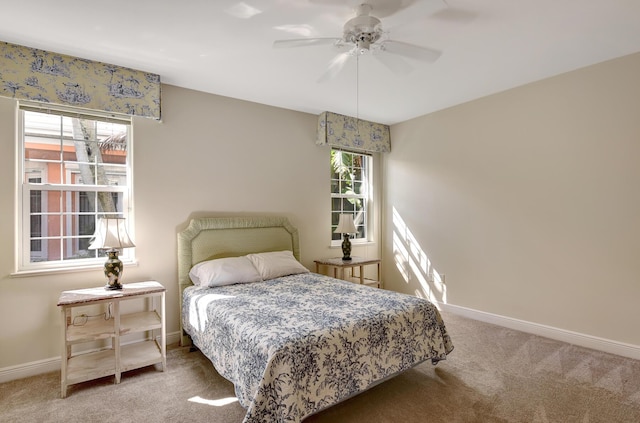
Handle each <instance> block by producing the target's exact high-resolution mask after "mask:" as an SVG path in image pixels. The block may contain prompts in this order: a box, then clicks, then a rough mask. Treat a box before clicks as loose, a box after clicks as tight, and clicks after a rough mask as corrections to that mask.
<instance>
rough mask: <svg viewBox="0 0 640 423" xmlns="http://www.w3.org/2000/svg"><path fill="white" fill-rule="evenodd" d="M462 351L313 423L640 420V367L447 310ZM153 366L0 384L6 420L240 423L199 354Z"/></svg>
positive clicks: (227, 389)
mask: <svg viewBox="0 0 640 423" xmlns="http://www.w3.org/2000/svg"><path fill="white" fill-rule="evenodd" d="M443 316H444V318H445V322H446V323H447V327H448V329H449V331H450V333H451V336H452V339H453V343H454V345H455V350H454V351H453V352H452V353H451V354H450V355H449V358H448V360H447V361H445V362H441V363H440V364H438V365H437V366H432V365H431V364H429V363H423V364H421V365H420V366H418V367H416V368H414V369H412V370H410V371H408V372H405V373H404V374H402V375H400V376H398V377H396V378H394V379H391V380H389V381H387V382H385V383H383V384H381V385H378V386H376V387H374V388H373V389H371V390H369V391H367V392H365V393H363V394H360V395H358V396H356V397H354V398H352V399H350V400H348V401H345V402H343V403H342V404H338V405H337V406H334V407H332V408H330V409H327V410H325V411H323V412H321V413H320V414H318V415H315V416H312V417H310V418H308V419H307V420H306V422H309V423H320V422H323V423H324V422H347V423H351V422H353V423H360V422H366V423H374V422H408V423H412V422H442V423H445V422H446V423H455V422H523V423H524V422H527V423H547V422H562V423H568V422H578V423H594V422H603V423H604V422H606V423H614V422H628V423H638V422H640V361H636V360H631V359H625V358H622V357H617V356H614V355H609V354H605V353H600V352H597V351H591V350H587V349H584V348H580V347H576V346H572V345H568V344H563V343H560V342H556V341H551V340H548V339H545V338H540V337H536V336H533V335H528V334H524V333H521V332H517V331H513V330H509V329H504V328H501V327H497V326H493V325H489V324H485V323H481V322H477V321H473V320H469V319H466V318H462V317H459V316H456V315H452V314H447V313H444V314H443ZM167 364H168V370H167V371H166V372H164V373H163V372H159V371H156V370H155V369H154V368H153V367H149V368H146V369H142V370H139V371H133V372H128V373H126V374H124V375H123V377H122V382H121V383H120V384H119V385H114V384H113V378H104V379H99V380H97V381H93V382H87V383H83V384H79V385H73V386H72V387H71V388H70V389H69V396H68V397H67V398H66V399H61V398H60V381H59V377H60V375H59V372H54V373H49V374H46V375H41V376H36V377H31V378H27V379H22V380H18V381H13V382H8V383H4V384H0V422H38V423H42V422H143V421H144V422H146V421H155V422H169V421H170V422H216V423H218V422H220V423H240V422H241V421H242V418H243V417H244V409H243V408H242V407H241V406H240V405H238V403H237V402H236V401H235V400H234V394H233V386H232V385H231V383H229V382H228V381H226V380H225V379H223V378H221V377H220V376H219V375H218V374H217V373H216V371H215V370H214V369H213V366H212V365H211V364H210V363H209V361H208V360H207V359H206V358H204V357H203V356H202V355H201V354H200V353H199V352H189V351H188V350H187V349H184V348H179V347H174V348H171V349H170V350H169V354H168V363H167Z"/></svg>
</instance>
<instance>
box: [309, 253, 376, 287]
mask: <svg viewBox="0 0 640 423" xmlns="http://www.w3.org/2000/svg"><path fill="white" fill-rule="evenodd" d="M314 262H315V264H316V273H320V268H321V266H324V267H326V268H327V270H330V269H331V268H333V277H334V278H338V279H344V280H346V281H350V282H357V283H360V284H365V285H371V286H376V287H378V288H380V287H381V285H382V282H381V281H380V259H375V258H374V259H368V258H363V257H351V260H342V258H341V257H336V258H327V259H320V260H314ZM373 264H375V265H377V273H376V279H368V278H365V277H364V267H365V266H367V265H373ZM354 268H358V274H357V275H356V274H354V271H353V269H354ZM345 269H351V272H350V274H348V275H345V271H344V270H345ZM329 276H331V275H329Z"/></svg>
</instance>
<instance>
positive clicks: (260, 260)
mask: <svg viewBox="0 0 640 423" xmlns="http://www.w3.org/2000/svg"><path fill="white" fill-rule="evenodd" d="M247 257H248V258H249V260H251V262H252V263H253V265H254V266H255V267H256V269H258V273H260V276H262V279H264V280H267V279H273V278H278V277H280V276H287V275H295V274H298V273H308V272H309V270H308V269H307V268H306V267H304V266H303V265H301V264H300V263H299V262H298V260H296V258H295V257H294V256H293V253H292V252H291V251H288V250H287V251H273V252H269V253H257V254H247Z"/></svg>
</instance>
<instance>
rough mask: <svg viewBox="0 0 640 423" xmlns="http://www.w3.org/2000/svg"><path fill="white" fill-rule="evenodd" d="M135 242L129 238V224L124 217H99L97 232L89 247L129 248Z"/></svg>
mask: <svg viewBox="0 0 640 423" xmlns="http://www.w3.org/2000/svg"><path fill="white" fill-rule="evenodd" d="M129 247H135V244H134V243H133V242H132V241H131V238H129V234H128V233H127V226H126V222H125V219H124V218H123V217H105V218H100V219H98V223H97V227H96V232H95V233H94V234H93V239H92V241H91V245H89V249H91V250H97V249H100V248H118V249H120V248H129Z"/></svg>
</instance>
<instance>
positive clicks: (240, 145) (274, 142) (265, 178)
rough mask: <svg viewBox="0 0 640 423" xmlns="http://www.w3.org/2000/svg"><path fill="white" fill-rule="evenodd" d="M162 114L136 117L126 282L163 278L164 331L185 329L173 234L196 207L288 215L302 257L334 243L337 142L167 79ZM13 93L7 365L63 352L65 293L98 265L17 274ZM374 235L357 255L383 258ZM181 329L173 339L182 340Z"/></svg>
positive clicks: (2, 261)
mask: <svg viewBox="0 0 640 423" xmlns="http://www.w3.org/2000/svg"><path fill="white" fill-rule="evenodd" d="M162 97H163V103H162V106H163V110H162V116H163V121H162V122H161V123H159V122H156V121H154V120H150V119H144V118H136V119H135V121H134V151H133V153H134V154H133V157H134V159H133V160H134V167H135V168H134V196H135V223H136V229H135V243H136V246H137V248H136V255H137V258H138V261H139V264H138V266H137V267H132V266H129V267H126V268H125V283H126V282H127V281H136V280H145V279H149V278H151V279H156V280H158V281H159V282H161V283H162V284H163V285H165V287H166V288H167V306H168V314H167V326H168V327H167V330H168V332H169V333H170V334H171V333H177V332H178V328H179V320H178V293H177V281H176V278H177V261H176V260H177V259H176V234H177V232H178V231H179V230H181V229H183V228H184V227H186V225H187V223H188V220H189V219H190V218H191V217H194V216H203V215H212V216H213V215H215V216H231V215H256V214H268V215H280V216H286V217H288V218H289V220H290V221H291V223H292V224H293V225H294V226H296V227H297V228H298V229H299V233H300V245H301V253H302V262H303V264H304V265H305V266H306V267H308V268H309V269H312V270H313V265H314V263H313V260H314V259H316V258H323V257H333V256H337V255H339V254H340V253H341V252H340V250H339V249H329V243H330V233H329V227H330V220H329V218H330V216H329V207H330V199H329V175H330V167H329V166H330V165H329V150H328V148H326V147H319V146H316V145H315V144H314V141H315V130H316V126H317V117H316V116H314V115H310V114H306V113H299V112H294V111H289V110H284V109H278V108H274V107H269V106H263V105H259V104H255V103H249V102H244V101H239V100H233V99H229V98H225V97H220V96H215V95H209V94H204V93H199V92H196V91H190V90H185V89H180V88H176V87H172V86H163V92H162ZM15 108H16V102H15V101H13V100H10V99H5V98H0V178H1V180H2V183H1V185H0V196H1V197H2V198H4V199H5V201H2V202H0V210H1V212H2V219H0V236H1V238H0V239H2V244H1V245H0V321H1V322H3V324H1V325H0V345H1V346H2V347H1V348H0V370H2V369H6V368H9V367H12V366H19V365H24V364H26V363H34V362H39V361H42V360H52V359H54V358H56V357H59V356H60V351H61V341H60V339H59V338H60V332H61V324H60V323H59V314H58V313H59V311H58V309H57V307H56V302H57V299H58V296H59V294H60V292H61V291H63V290H68V289H76V288H84V287H93V286H100V285H101V284H103V283H104V281H103V278H102V274H101V270H100V269H95V270H91V271H82V272H74V273H63V274H60V273H58V274H51V275H40V276H32V277H19V278H17V277H11V276H10V273H11V272H13V271H14V264H13V263H14V208H15V204H14V202H13V201H11V199H13V198H14V180H15V179H14V178H15V175H14V173H15V154H16V153H15V149H14V146H15V120H16V118H15V116H16V112H15ZM377 248H379V244H378V245H374V246H369V247H367V248H366V249H364V248H359V247H355V248H354V254H359V255H368V254H370V255H373V256H379V252H378V251H376V249H377ZM176 339H177V338H176Z"/></svg>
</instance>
